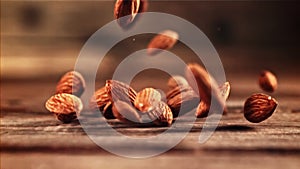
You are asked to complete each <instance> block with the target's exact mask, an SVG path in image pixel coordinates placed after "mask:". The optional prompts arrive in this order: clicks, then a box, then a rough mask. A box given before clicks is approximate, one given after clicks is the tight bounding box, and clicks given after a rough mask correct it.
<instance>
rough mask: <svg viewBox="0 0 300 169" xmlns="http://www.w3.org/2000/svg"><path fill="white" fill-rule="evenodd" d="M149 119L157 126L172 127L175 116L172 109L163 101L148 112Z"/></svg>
mask: <svg viewBox="0 0 300 169" xmlns="http://www.w3.org/2000/svg"><path fill="white" fill-rule="evenodd" d="M147 115H148V116H149V118H150V119H151V120H152V121H153V123H154V124H156V125H159V126H161V125H163V126H170V125H171V124H172V122H173V114H172V111H171V109H170V107H169V106H168V105H167V104H166V103H165V102H163V101H160V102H158V104H157V106H156V107H154V109H152V110H150V111H149V112H147Z"/></svg>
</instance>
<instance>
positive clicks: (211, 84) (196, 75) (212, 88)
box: [186, 64, 227, 117]
mask: <svg viewBox="0 0 300 169" xmlns="http://www.w3.org/2000/svg"><path fill="white" fill-rule="evenodd" d="M186 77H187V81H188V82H189V84H190V85H191V87H192V88H193V89H194V91H195V92H196V93H197V92H199V96H200V99H201V102H203V103H202V104H203V105H206V106H207V107H209V108H210V109H212V112H215V113H219V111H221V110H223V112H226V111H227V109H226V106H225V99H224V98H222V97H221V94H220V90H219V87H218V85H217V83H216V81H215V80H214V79H213V77H211V76H210V75H209V74H208V72H207V71H206V70H205V69H203V68H202V67H201V66H200V65H198V64H189V65H188V66H187V69H186ZM194 79H195V80H196V84H195V83H194ZM211 101H213V102H214V105H215V107H211ZM201 102H200V103H201ZM198 107H199V106H198ZM203 111H204V110H201V111H199V112H203ZM199 112H198V111H197V112H196V116H197V117H201V116H202V115H201V114H199Z"/></svg>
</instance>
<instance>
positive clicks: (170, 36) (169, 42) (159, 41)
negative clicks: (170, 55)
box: [147, 30, 179, 55]
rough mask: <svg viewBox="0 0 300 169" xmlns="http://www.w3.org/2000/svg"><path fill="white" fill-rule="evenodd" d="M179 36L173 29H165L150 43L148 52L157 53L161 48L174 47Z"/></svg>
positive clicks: (150, 53)
mask: <svg viewBox="0 0 300 169" xmlns="http://www.w3.org/2000/svg"><path fill="white" fill-rule="evenodd" d="M178 38H179V35H178V33H176V32H174V31H172V30H165V31H163V32H160V33H159V34H158V35H156V36H155V37H154V38H153V39H152V40H151V41H150V43H149V44H148V48H147V53H148V54H149V55H156V54H158V53H159V52H161V50H164V49H170V48H172V47H173V46H174V45H175V44H176V42H177V40H178Z"/></svg>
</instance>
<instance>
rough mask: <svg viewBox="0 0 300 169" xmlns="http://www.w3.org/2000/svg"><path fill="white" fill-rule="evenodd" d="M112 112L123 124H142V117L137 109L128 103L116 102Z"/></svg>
mask: <svg viewBox="0 0 300 169" xmlns="http://www.w3.org/2000/svg"><path fill="white" fill-rule="evenodd" d="M112 111H113V114H114V116H115V117H116V118H117V119H118V120H120V121H122V122H126V123H127V122H135V123H141V117H140V115H139V114H138V112H137V111H136V109H135V108H134V107H133V106H132V105H130V104H128V103H126V102H123V101H120V100H118V101H116V102H114V104H113V107H112Z"/></svg>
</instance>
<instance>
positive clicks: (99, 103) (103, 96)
mask: <svg viewBox="0 0 300 169" xmlns="http://www.w3.org/2000/svg"><path fill="white" fill-rule="evenodd" d="M89 106H90V109H91V110H92V111H97V110H100V112H101V113H102V115H103V116H104V117H105V118H106V119H114V118H115V117H114V116H113V113H112V110H111V108H112V102H111V100H110V97H109V95H108V94H107V91H106V87H102V88H100V89H98V90H97V91H96V92H95V93H94V95H93V97H92V98H91V100H90V104H89Z"/></svg>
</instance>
